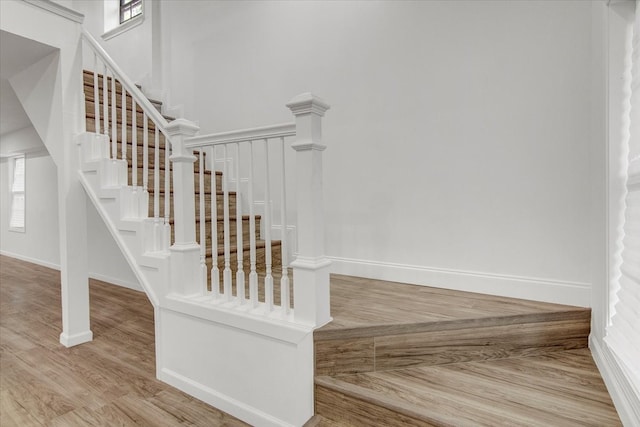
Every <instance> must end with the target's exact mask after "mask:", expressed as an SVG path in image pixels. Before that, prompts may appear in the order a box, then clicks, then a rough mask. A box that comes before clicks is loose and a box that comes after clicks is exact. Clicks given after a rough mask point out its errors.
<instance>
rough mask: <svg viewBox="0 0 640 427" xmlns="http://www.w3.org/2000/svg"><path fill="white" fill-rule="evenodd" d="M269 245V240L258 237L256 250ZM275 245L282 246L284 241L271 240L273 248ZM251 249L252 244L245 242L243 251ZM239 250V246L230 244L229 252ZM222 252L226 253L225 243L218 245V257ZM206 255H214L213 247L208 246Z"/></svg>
mask: <svg viewBox="0 0 640 427" xmlns="http://www.w3.org/2000/svg"><path fill="white" fill-rule="evenodd" d="M266 246H267V242H266V241H265V240H257V239H256V250H260V249H264V248H265V247H266ZM274 246H276V247H277V246H282V242H281V241H280V240H272V241H271V247H272V248H273V247H274ZM250 249H251V244H250V243H248V242H246V243H243V245H242V252H248V251H249V250H250ZM237 252H238V247H237V246H236V245H230V246H229V253H234V254H235V253H237ZM220 254H224V245H218V258H220ZM206 256H207V257H211V256H213V251H212V250H211V248H207V251H206Z"/></svg>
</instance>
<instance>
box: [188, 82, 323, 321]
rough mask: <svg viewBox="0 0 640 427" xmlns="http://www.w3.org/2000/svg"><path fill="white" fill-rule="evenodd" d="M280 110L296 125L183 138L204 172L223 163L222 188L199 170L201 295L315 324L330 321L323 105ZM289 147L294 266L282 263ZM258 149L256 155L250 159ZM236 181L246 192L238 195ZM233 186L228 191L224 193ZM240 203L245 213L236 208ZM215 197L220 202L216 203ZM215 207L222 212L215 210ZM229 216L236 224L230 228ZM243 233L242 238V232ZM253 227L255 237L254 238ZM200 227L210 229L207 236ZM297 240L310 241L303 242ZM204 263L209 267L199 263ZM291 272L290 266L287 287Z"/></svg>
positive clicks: (306, 97) (300, 101) (299, 100)
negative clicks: (200, 157)
mask: <svg viewBox="0 0 640 427" xmlns="http://www.w3.org/2000/svg"><path fill="white" fill-rule="evenodd" d="M287 106H288V107H289V108H291V110H292V112H293V113H294V115H295V117H296V123H287V124H279V125H271V126H265V127H260V128H252V129H245V130H239V131H231V132H224V133H217V134H211V135H202V136H196V137H192V138H187V139H186V140H185V147H186V148H187V149H189V150H196V151H199V152H202V153H204V152H206V153H207V155H208V158H209V160H210V162H209V165H210V167H211V169H215V165H216V160H217V159H220V161H221V162H222V164H223V166H222V167H221V169H222V174H221V181H222V182H221V188H218V186H217V185H216V184H215V182H216V175H217V173H216V171H215V170H211V171H209V172H208V173H211V177H210V180H209V182H210V183H211V184H210V186H209V188H208V189H207V188H206V187H205V183H206V182H208V180H207V179H206V177H205V174H206V173H207V172H205V170H204V167H203V165H204V163H201V167H200V172H199V174H200V175H199V180H198V183H199V185H198V189H197V194H198V195H199V197H200V203H199V210H198V214H197V220H198V221H199V243H200V264H201V268H200V271H201V278H200V279H201V293H202V294H204V295H207V296H208V297H209V298H210V301H211V303H213V304H219V303H223V304H225V306H226V307H233V308H237V309H240V310H249V311H251V312H252V313H254V314H261V315H263V316H268V317H277V318H281V319H285V320H288V321H292V322H296V323H302V324H306V325H312V326H320V325H322V324H324V323H326V322H328V321H329V320H330V317H329V272H328V266H329V262H328V260H327V259H326V258H325V255H324V229H323V227H324V226H323V222H324V218H323V214H322V212H323V206H322V150H324V148H325V147H324V146H323V145H322V143H321V118H322V116H323V115H324V112H325V111H326V110H327V109H328V108H329V106H328V105H327V104H326V103H324V102H323V101H322V100H320V99H319V98H317V97H315V96H313V95H311V94H303V95H300V96H298V97H296V98H294V99H293V100H292V101H291V102H290V103H289V104H287ZM294 137H295V141H294V142H293V143H292V144H291V145H289V144H287V140H289V139H293V138H294ZM291 147H292V148H294V149H295V151H296V158H295V163H296V166H297V171H295V172H294V176H295V182H296V188H297V193H296V195H295V196H296V197H295V198H296V199H297V200H298V206H297V224H298V226H297V235H298V247H299V251H298V254H297V259H296V261H295V262H293V263H290V262H289V247H290V245H289V243H291V242H288V237H287V225H288V224H287V209H288V207H287V179H286V175H287V173H291V172H292V171H290V170H288V168H287V164H286V160H285V159H286V157H287V155H286V153H287V150H290V148H291ZM257 152H260V154H261V155H260V156H257V155H256V153H257ZM232 167H233V171H232V170H231V169H232ZM243 181H245V182H246V191H245V193H246V194H241V191H242V188H243V187H242V185H241V183H242V182H243ZM232 182H233V183H234V184H235V192H233V191H231V183H232ZM207 191H209V192H210V194H211V202H210V204H207V203H205V201H204V200H203V199H204V196H203V195H204V194H205V193H206V192H207ZM245 198H246V200H247V202H246V209H243V207H244V206H243V203H242V202H243V200H245ZM260 198H262V200H260ZM214 199H216V200H218V199H219V200H218V201H217V203H216V202H214ZM232 200H233V202H232ZM301 200H302V201H303V202H301ZM274 201H276V203H274ZM234 204H235V206H233V207H232V205H234ZM214 205H216V206H217V207H222V209H221V211H220V209H219V208H217V207H214ZM259 205H261V206H263V211H262V215H261V216H257V215H256V213H255V210H256V206H259ZM274 205H275V206H274ZM274 208H275V209H276V210H279V212H278V214H279V215H278V216H279V221H280V225H279V227H280V230H281V233H280V240H279V241H278V242H276V241H275V240H274V239H273V238H272V227H273V226H274V223H273V218H272V214H273V210H274ZM247 213H248V215H245V214H247ZM232 219H233V220H235V227H231V222H232ZM258 221H259V222H260V227H258ZM245 222H246V225H245ZM247 228H248V234H244V230H246V229H247ZM303 228H304V229H303ZM259 229H262V232H260V233H259V231H258V230H259ZM206 230H210V233H211V234H210V236H211V237H210V238H207V234H206ZM234 231H235V235H234V234H233V232H234ZM304 239H309V242H303V240H304ZM234 250H235V254H234V253H233V251H234ZM258 255H262V256H258ZM247 258H248V260H247ZM221 259H222V263H221V264H220V260H221ZM207 262H208V263H210V265H206V264H207ZM234 263H235V265H233V264H234ZM290 267H293V278H294V280H293V286H294V289H293V290H292V289H291V280H290V277H289V268H290ZM234 273H235V275H234ZM274 278H276V279H277V280H276V281H275V282H274ZM278 289H279V291H278ZM247 290H248V298H247V297H246V295H247ZM292 291H293V292H292ZM292 294H293V309H292V307H291V302H292V301H291V295H292Z"/></svg>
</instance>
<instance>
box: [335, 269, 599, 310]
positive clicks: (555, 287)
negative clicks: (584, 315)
mask: <svg viewBox="0 0 640 427" xmlns="http://www.w3.org/2000/svg"><path fill="white" fill-rule="evenodd" d="M328 258H329V259H330V260H331V261H332V263H333V264H332V267H331V272H332V273H335V274H345V275H349V276H357V277H365V278H370V279H379V280H388V281H392V282H401V283H409V284H413V285H424V286H432V287H436V288H445V289H453V290H458V291H467V292H477V293H483V294H489V295H499V296H505V297H512V298H522V299H528V300H535V301H544V302H552V303H557V304H568V305H575V306H581V307H589V306H590V305H591V285H590V284H589V283H581V282H568V281H561V280H554V279H541V278H536V277H521V276H510V275H505V274H493V273H481V272H475V271H464V270H453V269H443V268H433V267H425V266H416V265H408V264H397V263H388V262H378V261H367V260H359V259H352V258H340V257H328Z"/></svg>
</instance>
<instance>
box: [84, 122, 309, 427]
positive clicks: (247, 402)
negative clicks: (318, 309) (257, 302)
mask: <svg viewBox="0 0 640 427" xmlns="http://www.w3.org/2000/svg"><path fill="white" fill-rule="evenodd" d="M78 145H80V156H81V157H80V159H81V167H80V170H79V172H78V174H79V179H80V182H81V183H82V185H83V187H84V189H85V190H86V193H87V194H88V196H89V198H90V199H91V201H92V202H93V204H94V206H95V207H96V210H97V211H98V213H99V214H100V216H101V217H102V219H103V221H104V222H105V224H106V226H107V228H108V229H109V231H110V233H111V235H112V236H113V238H114V240H115V241H116V243H117V244H118V247H119V248H120V250H121V251H122V253H123V255H124V257H125V259H126V260H127V262H128V263H129V265H130V266H131V269H132V270H133V272H134V273H135V275H136V277H137V278H138V280H139V282H140V284H141V285H142V287H143V289H144V291H145V292H146V294H147V296H148V298H149V300H150V301H151V303H152V304H153V306H154V319H155V341H156V375H157V377H158V378H159V379H160V380H162V381H164V382H166V383H168V384H170V385H172V386H174V387H176V388H179V389H180V390H182V391H184V392H186V393H188V394H190V395H192V396H195V397H197V398H198V399H200V400H203V401H205V402H207V403H209V404H210V405H212V406H215V407H216V408H218V409H221V410H223V411H225V412H228V413H230V414H231V415H234V416H235V417H238V418H240V419H241V420H243V421H245V422H247V423H249V424H251V425H260V426H301V425H303V424H304V423H305V422H306V421H307V420H308V419H309V418H311V416H312V415H313V387H314V386H313V369H314V368H313V364H314V362H313V361H314V357H313V328H312V327H310V326H307V325H301V324H296V323H294V322H292V321H291V319H286V318H283V317H282V316H276V313H271V314H272V316H265V315H264V314H263V313H261V312H259V310H258V311H257V312H254V311H252V310H250V309H249V307H248V306H247V305H243V306H234V305H233V304H231V305H229V304H220V301H217V302H216V301H213V300H212V299H211V298H210V297H209V296H207V295H205V294H200V295H194V296H185V295H180V294H178V293H176V292H179V291H178V290H179V289H182V284H181V283H171V277H172V274H171V273H172V272H171V268H172V267H171V258H172V256H179V255H180V253H179V252H180V251H179V249H175V250H174V249H172V248H170V247H169V244H170V233H171V229H170V228H169V227H168V225H166V224H165V221H164V219H162V218H147V212H148V194H147V193H146V192H145V191H144V189H142V188H141V187H133V186H128V185H126V184H127V183H126V179H127V163H126V162H125V161H123V160H111V159H109V142H108V137H107V136H104V135H97V134H94V133H84V134H81V135H79V136H78ZM174 252H175V253H174ZM174 264H175V263H174ZM173 268H176V267H175V266H174V267H173ZM173 276H174V277H178V278H180V277H184V276H185V275H181V274H174V275H173ZM187 276H188V275H187ZM178 280H179V279H178Z"/></svg>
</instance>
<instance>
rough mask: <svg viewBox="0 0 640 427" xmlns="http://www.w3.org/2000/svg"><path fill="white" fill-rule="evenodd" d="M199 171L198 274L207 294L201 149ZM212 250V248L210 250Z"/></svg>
mask: <svg viewBox="0 0 640 427" xmlns="http://www.w3.org/2000/svg"><path fill="white" fill-rule="evenodd" d="M198 160H199V166H200V168H199V170H198V189H199V191H200V212H199V214H198V216H199V217H200V242H199V243H200V272H201V274H202V285H203V291H202V292H203V293H206V292H207V262H206V255H207V231H206V226H207V216H206V213H205V210H204V206H205V204H204V194H205V191H204V150H203V149H202V148H201V149H200V152H199V153H198ZM212 249H213V248H212Z"/></svg>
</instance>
